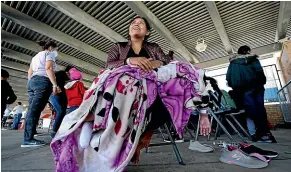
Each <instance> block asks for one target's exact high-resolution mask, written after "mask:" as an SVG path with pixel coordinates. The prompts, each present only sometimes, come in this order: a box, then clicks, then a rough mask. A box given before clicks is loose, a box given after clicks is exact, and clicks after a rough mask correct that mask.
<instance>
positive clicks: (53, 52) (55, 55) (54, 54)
mask: <svg viewBox="0 0 291 172" xmlns="http://www.w3.org/2000/svg"><path fill="white" fill-rule="evenodd" d="M48 54H50V55H52V56H54V57H57V56H58V52H57V51H56V50H54V51H48V53H47V55H48Z"/></svg>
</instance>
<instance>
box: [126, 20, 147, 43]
mask: <svg viewBox="0 0 291 172" xmlns="http://www.w3.org/2000/svg"><path fill="white" fill-rule="evenodd" d="M135 19H143V20H144V22H145V25H146V28H147V30H148V32H149V33H150V31H151V29H152V28H151V25H150V23H149V22H148V21H147V19H146V18H144V17H140V16H136V17H134V18H133V19H132V20H131V21H130V23H129V26H130V25H131V23H132V22H133V21H134V20H135ZM149 37H150V34H149V35H146V36H145V37H144V41H147V40H148V38H149ZM128 39H130V35H129V34H128Z"/></svg>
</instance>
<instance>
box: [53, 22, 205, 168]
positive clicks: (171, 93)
mask: <svg viewBox="0 0 291 172" xmlns="http://www.w3.org/2000/svg"><path fill="white" fill-rule="evenodd" d="M149 31H150V26H149V24H148V22H147V21H146V20H145V19H144V18H141V17H136V18H134V19H133V20H132V22H131V23H130V27H129V35H130V40H129V41H128V42H125V43H116V44H115V45H113V47H111V48H110V50H109V53H108V63H107V68H108V69H106V70H104V71H101V72H100V75H99V76H98V77H97V78H96V79H95V80H94V82H93V83H92V86H91V87H90V89H89V90H87V91H86V92H85V94H84V98H83V103H82V104H81V105H80V107H79V108H78V109H77V110H76V111H75V112H74V113H70V114H68V115H66V116H65V118H64V120H63V122H62V125H61V127H60V129H59V132H58V133H57V135H56V136H55V138H54V140H53V141H52V143H51V149H52V151H53V153H54V156H55V162H56V171H63V170H67V171H100V172H101V171H102V172H103V171H108V172H110V171H124V170H125V168H126V167H127V165H128V163H129V162H130V161H132V162H134V163H137V162H138V160H139V152H140V150H141V149H142V148H144V147H147V146H148V145H149V141H150V139H151V136H152V134H153V130H155V129H157V128H158V127H160V126H162V125H163V124H164V123H165V122H167V121H169V120H172V121H173V123H174V126H175V128H176V131H177V133H178V134H179V135H180V136H181V133H182V132H183V128H184V126H185V125H186V124H187V122H188V120H189V117H190V113H191V111H192V110H193V109H194V108H196V107H198V108H199V109H200V116H201V118H200V133H201V134H202V135H204V136H206V135H208V134H209V132H210V122H209V118H208V114H207V110H206V108H207V105H208V102H204V101H202V100H201V97H202V96H207V88H208V87H207V85H206V84H205V83H204V82H203V76H204V72H205V71H204V70H201V69H199V68H196V67H194V66H192V65H191V64H188V63H187V64H186V63H175V64H168V60H167V58H166V57H165V55H164V53H163V51H162V50H161V48H160V47H159V46H158V45H157V44H154V43H149V42H147V38H148V36H149ZM162 69H163V70H164V72H169V75H164V74H165V73H164V72H163V73H162V74H161V70H162ZM173 70H174V71H175V74H176V75H175V76H173V77H171V76H170V74H171V73H172V72H173ZM161 75H163V76H164V78H160V76H161ZM91 117H93V120H92V119H91Z"/></svg>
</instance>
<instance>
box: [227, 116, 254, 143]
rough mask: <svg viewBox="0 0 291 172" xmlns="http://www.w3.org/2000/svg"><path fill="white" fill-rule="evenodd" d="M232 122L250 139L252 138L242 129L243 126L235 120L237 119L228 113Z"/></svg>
mask: <svg viewBox="0 0 291 172" xmlns="http://www.w3.org/2000/svg"><path fill="white" fill-rule="evenodd" d="M229 116H230V117H231V118H232V119H233V120H234V122H235V123H236V124H237V125H238V127H239V128H240V129H241V131H242V132H243V133H244V134H245V135H246V136H247V137H248V138H249V139H250V140H252V137H251V135H250V134H249V133H248V132H247V131H246V130H245V129H244V127H243V126H242V125H241V124H240V123H239V122H238V121H237V119H236V118H235V117H234V116H233V115H229Z"/></svg>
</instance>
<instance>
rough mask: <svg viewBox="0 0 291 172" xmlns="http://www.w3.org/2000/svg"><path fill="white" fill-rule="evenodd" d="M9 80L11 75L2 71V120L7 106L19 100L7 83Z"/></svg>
mask: <svg viewBox="0 0 291 172" xmlns="http://www.w3.org/2000/svg"><path fill="white" fill-rule="evenodd" d="M8 78H9V73H8V72H7V71H6V70H4V69H1V120H2V118H3V115H4V111H5V109H6V105H7V104H12V103H14V102H15V100H16V99H17V97H16V95H15V94H14V91H13V90H12V88H11V86H10V84H9V83H8V82H7V80H8Z"/></svg>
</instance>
